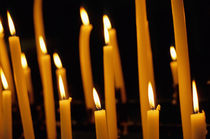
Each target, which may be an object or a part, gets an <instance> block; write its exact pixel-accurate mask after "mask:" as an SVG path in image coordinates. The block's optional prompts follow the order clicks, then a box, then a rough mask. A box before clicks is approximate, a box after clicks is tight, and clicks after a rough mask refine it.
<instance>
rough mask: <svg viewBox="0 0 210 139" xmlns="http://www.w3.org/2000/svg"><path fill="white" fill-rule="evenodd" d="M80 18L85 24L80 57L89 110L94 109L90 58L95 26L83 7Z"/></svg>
mask: <svg viewBox="0 0 210 139" xmlns="http://www.w3.org/2000/svg"><path fill="white" fill-rule="evenodd" d="M80 16H81V19H82V22H83V25H81V27H80V34H79V56H80V68H81V76H82V83H83V90H84V96H85V103H86V107H87V109H93V108H94V103H93V96H92V88H93V79H92V78H93V77H92V68H91V57H90V46H89V41H90V33H91V31H92V28H93V26H92V25H91V24H90V23H89V18H88V14H87V12H86V11H85V9H84V8H83V7H81V8H80Z"/></svg>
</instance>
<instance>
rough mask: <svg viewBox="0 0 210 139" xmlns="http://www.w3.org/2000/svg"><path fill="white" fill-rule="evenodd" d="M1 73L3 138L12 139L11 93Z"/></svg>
mask: <svg viewBox="0 0 210 139" xmlns="http://www.w3.org/2000/svg"><path fill="white" fill-rule="evenodd" d="M0 71H1V80H2V84H3V87H4V90H3V91H2V112H3V124H2V123H1V124H2V125H3V138H5V139H12V98H11V95H12V94H11V93H12V92H11V91H10V90H9V86H8V83H7V80H6V77H5V75H4V72H3V70H2V69H0Z"/></svg>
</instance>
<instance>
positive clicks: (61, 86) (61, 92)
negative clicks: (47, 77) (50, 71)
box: [58, 75, 66, 99]
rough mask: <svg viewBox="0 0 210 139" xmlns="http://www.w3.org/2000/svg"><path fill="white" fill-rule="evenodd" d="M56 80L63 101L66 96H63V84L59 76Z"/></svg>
mask: <svg viewBox="0 0 210 139" xmlns="http://www.w3.org/2000/svg"><path fill="white" fill-rule="evenodd" d="M58 80H59V90H60V94H61V98H62V99H64V98H65V97H66V95H65V89H64V84H63V80H62V77H61V75H59V76H58Z"/></svg>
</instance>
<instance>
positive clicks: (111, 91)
mask: <svg viewBox="0 0 210 139" xmlns="http://www.w3.org/2000/svg"><path fill="white" fill-rule="evenodd" d="M106 24H107V22H106V21H105V20H104V38H105V43H106V44H108V43H109V34H108V28H107V25H106ZM112 52H113V51H112V46H110V45H106V46H104V47H103V62H104V91H105V106H106V112H107V113H106V115H107V125H108V133H109V138H111V139H117V136H118V135H117V131H118V130H117V113H116V102H115V88H114V71H113V57H112V56H113V53H112Z"/></svg>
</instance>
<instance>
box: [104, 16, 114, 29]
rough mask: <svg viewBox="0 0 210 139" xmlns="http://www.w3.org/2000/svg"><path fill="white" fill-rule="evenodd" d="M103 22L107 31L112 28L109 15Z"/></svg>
mask: <svg viewBox="0 0 210 139" xmlns="http://www.w3.org/2000/svg"><path fill="white" fill-rule="evenodd" d="M103 21H104V24H105V26H106V27H107V29H111V28H112V25H111V22H110V20H109V17H108V16H107V15H104V16H103Z"/></svg>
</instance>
